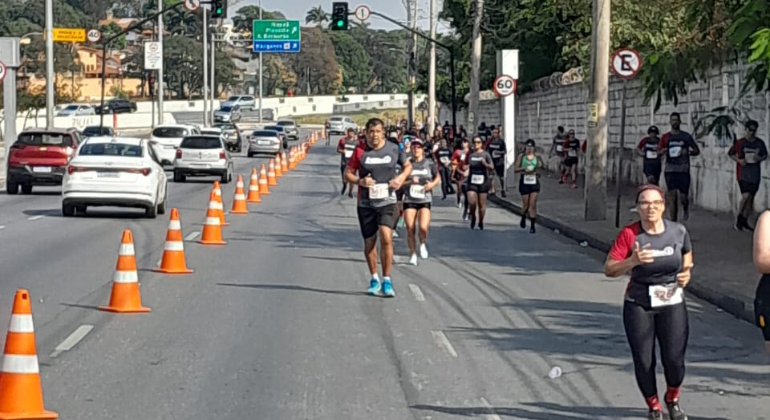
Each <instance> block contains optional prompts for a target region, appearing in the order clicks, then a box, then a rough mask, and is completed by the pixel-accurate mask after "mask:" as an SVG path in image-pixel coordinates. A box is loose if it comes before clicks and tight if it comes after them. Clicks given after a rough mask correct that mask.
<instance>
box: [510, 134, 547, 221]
mask: <svg viewBox="0 0 770 420" xmlns="http://www.w3.org/2000/svg"><path fill="white" fill-rule="evenodd" d="M543 166H544V165H543V159H542V158H540V157H539V156H537V155H536V154H535V141H534V140H532V139H528V140H527V141H526V142H524V154H523V155H519V157H518V158H516V164H515V165H514V169H513V170H514V172H516V173H521V179H519V193H521V209H522V210H521V222H520V223H519V226H521V228H522V229H525V228H526V227H527V214H529V233H535V221H536V219H537V197H538V195H540V181H539V179H538V178H540V175H539V174H538V173H537V170H538V168H542V167H543Z"/></svg>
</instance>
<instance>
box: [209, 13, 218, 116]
mask: <svg viewBox="0 0 770 420" xmlns="http://www.w3.org/2000/svg"><path fill="white" fill-rule="evenodd" d="M212 23H213V19H212ZM213 26H216V25H213ZM216 38H217V34H216V32H215V31H214V30H213V29H212V30H211V100H210V102H209V121H211V125H214V97H215V96H216V94H217V65H216V52H217V40H216Z"/></svg>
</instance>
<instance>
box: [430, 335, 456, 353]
mask: <svg viewBox="0 0 770 420" xmlns="http://www.w3.org/2000/svg"><path fill="white" fill-rule="evenodd" d="M430 333H431V335H433V340H435V341H436V345H437V346H439V347H441V348H442V349H444V351H446V352H447V353H449V355H450V356H452V357H457V352H456V351H455V349H454V347H452V343H450V342H449V339H447V338H446V335H444V333H443V332H442V331H431V332H430Z"/></svg>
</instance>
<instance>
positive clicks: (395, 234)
mask: <svg viewBox="0 0 770 420" xmlns="http://www.w3.org/2000/svg"><path fill="white" fill-rule="evenodd" d="M393 237H394V238H398V237H399V236H398V231H397V230H396V229H393Z"/></svg>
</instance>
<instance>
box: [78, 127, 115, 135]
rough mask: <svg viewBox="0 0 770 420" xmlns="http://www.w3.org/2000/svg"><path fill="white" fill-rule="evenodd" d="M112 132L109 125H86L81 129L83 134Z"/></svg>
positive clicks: (108, 133)
mask: <svg viewBox="0 0 770 420" xmlns="http://www.w3.org/2000/svg"><path fill="white" fill-rule="evenodd" d="M111 134H112V130H110V128H109V127H86V129H85V130H83V135H84V136H89V137H90V136H100V135H101V136H109V135H111Z"/></svg>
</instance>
